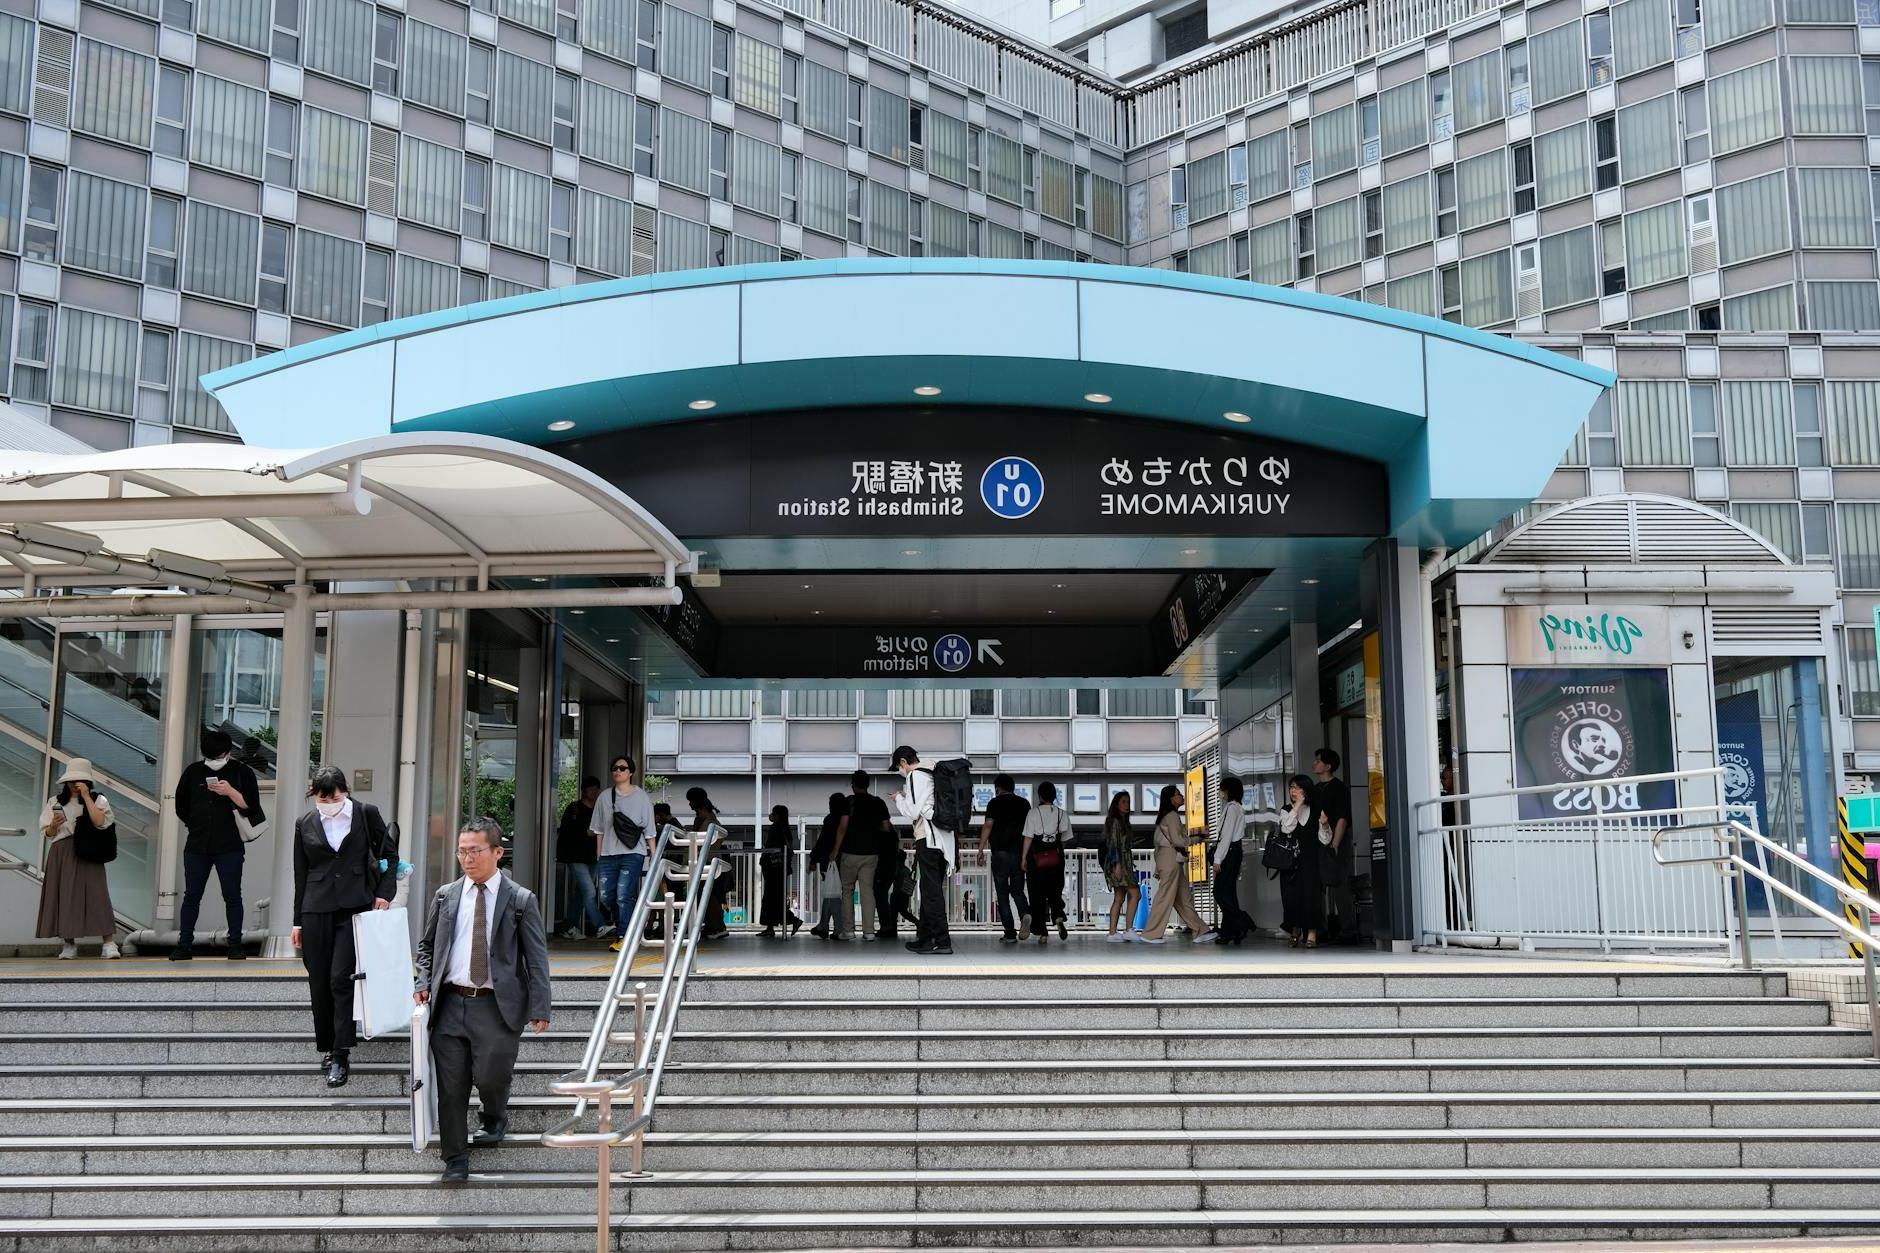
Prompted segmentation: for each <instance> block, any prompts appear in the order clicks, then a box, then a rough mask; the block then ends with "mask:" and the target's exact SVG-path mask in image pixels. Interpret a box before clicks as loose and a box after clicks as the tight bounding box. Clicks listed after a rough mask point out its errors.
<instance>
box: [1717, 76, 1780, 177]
mask: <svg viewBox="0 0 1880 1253" xmlns="http://www.w3.org/2000/svg"><path fill="white" fill-rule="evenodd" d="M1708 103H1709V105H1710V133H1711V145H1712V150H1713V151H1714V152H1715V154H1716V155H1718V156H1722V155H1723V154H1725V153H1728V152H1736V151H1738V150H1740V149H1743V148H1750V147H1754V146H1755V145H1757V144H1764V143H1768V142H1769V141H1770V140H1772V139H1780V138H1781V137H1782V79H1781V75H1780V74H1779V73H1778V72H1777V69H1776V63H1775V62H1774V61H1764V62H1762V63H1760V64H1758V65H1751V66H1746V67H1744V68H1743V69H1740V70H1733V71H1731V72H1730V73H1728V74H1719V75H1717V76H1716V77H1715V78H1713V79H1711V80H1710V84H1709V90H1708Z"/></svg>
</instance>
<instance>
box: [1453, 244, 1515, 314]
mask: <svg viewBox="0 0 1880 1253" xmlns="http://www.w3.org/2000/svg"><path fill="white" fill-rule="evenodd" d="M1511 261H1512V258H1511V256H1510V253H1509V250H1508V249H1506V248H1503V249H1502V250H1501V251H1499V252H1491V253H1487V254H1485V255H1483V256H1479V257H1469V258H1466V259H1465V260H1464V261H1463V262H1462V265H1461V279H1462V320H1463V322H1464V324H1466V325H1468V326H1474V327H1489V326H1498V325H1500V324H1501V323H1503V322H1508V321H1512V320H1513V318H1514V273H1513V270H1512V268H1511Z"/></svg>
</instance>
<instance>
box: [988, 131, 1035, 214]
mask: <svg viewBox="0 0 1880 1253" xmlns="http://www.w3.org/2000/svg"><path fill="white" fill-rule="evenodd" d="M985 151H986V194H987V195H988V196H991V197H992V198H993V199H994V200H1003V201H1005V203H1007V204H1011V205H1021V206H1022V205H1023V204H1024V202H1025V146H1024V145H1023V144H1021V143H1019V142H1018V141H1017V140H1016V139H1012V138H1010V137H1009V136H1006V135H1001V134H998V133H997V132H995V131H987V132H986V133H985Z"/></svg>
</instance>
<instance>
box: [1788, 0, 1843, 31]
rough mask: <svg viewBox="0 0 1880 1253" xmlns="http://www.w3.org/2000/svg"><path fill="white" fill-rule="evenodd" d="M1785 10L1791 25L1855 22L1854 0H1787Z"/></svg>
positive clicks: (1841, 24)
mask: <svg viewBox="0 0 1880 1253" xmlns="http://www.w3.org/2000/svg"><path fill="white" fill-rule="evenodd" d="M1783 12H1784V13H1785V14H1787V16H1788V22H1789V25H1791V26H1794V25H1797V24H1799V23H1802V22H1821V23H1828V24H1834V25H1839V26H1852V25H1853V24H1854V0H1787V3H1786V4H1785V5H1784V6H1783Z"/></svg>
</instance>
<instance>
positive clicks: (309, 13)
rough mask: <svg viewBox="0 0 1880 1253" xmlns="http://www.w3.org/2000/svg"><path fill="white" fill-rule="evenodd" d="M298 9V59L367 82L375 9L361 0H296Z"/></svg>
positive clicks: (347, 78)
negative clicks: (299, 53) (298, 1)
mask: <svg viewBox="0 0 1880 1253" xmlns="http://www.w3.org/2000/svg"><path fill="white" fill-rule="evenodd" d="M300 10H301V13H300V17H301V25H300V40H301V47H300V52H301V58H302V63H303V64H304V65H305V66H306V67H307V68H308V69H310V70H317V71H319V72H320V73H322V74H330V75H332V76H333V77H334V78H339V79H344V80H345V81H346V82H349V83H358V84H359V85H361V86H369V85H370V84H371V82H372V59H373V58H372V53H373V43H374V24H375V14H376V13H377V10H376V9H374V8H373V7H372V6H371V5H370V4H367V3H366V2H365V0H300ZM277 16H278V13H277Z"/></svg>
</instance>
